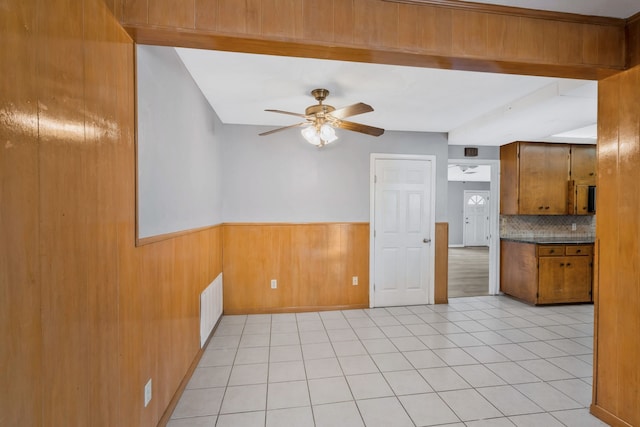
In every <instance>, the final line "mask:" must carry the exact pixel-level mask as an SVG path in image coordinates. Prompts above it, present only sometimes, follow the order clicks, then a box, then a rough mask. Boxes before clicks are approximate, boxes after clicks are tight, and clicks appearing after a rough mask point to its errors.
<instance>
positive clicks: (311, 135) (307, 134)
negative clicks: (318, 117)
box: [300, 126, 322, 145]
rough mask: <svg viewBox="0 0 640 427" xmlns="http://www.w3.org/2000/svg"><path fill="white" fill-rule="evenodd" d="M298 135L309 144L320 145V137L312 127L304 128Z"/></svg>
mask: <svg viewBox="0 0 640 427" xmlns="http://www.w3.org/2000/svg"><path fill="white" fill-rule="evenodd" d="M300 133H301V134H302V136H303V137H304V139H306V140H307V142H308V143H310V144H313V145H320V143H321V142H322V141H321V140H320V135H318V132H317V131H316V128H315V127H314V126H307V127H306V128H303V129H302V131H301V132H300Z"/></svg>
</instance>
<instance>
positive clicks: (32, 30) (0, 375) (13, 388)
mask: <svg viewBox="0 0 640 427" xmlns="http://www.w3.org/2000/svg"><path fill="white" fill-rule="evenodd" d="M36 10H37V8H36V4H35V2H23V1H21V0H12V1H10V2H9V4H8V9H7V8H6V7H5V8H3V9H2V10H0V39H2V43H0V75H2V78H1V79H0V241H1V242H2V243H0V361H2V362H0V365H2V368H1V369H0V385H1V386H0V425H3V426H18V425H29V426H39V425H41V423H42V412H41V407H42V402H41V397H42V395H41V392H40V391H41V388H42V383H41V378H42V369H41V362H42V340H41V335H42V327H41V319H40V305H41V298H40V287H39V285H40V276H39V259H38V241H39V236H38V234H39V224H38V193H39V180H38V140H37V136H38V122H37V116H38V111H37V108H38V107H37V106H38V76H37V74H36V70H37V42H36V37H37V34H36V19H37V14H36ZM16 52H19V55H16Z"/></svg>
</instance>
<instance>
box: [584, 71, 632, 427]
mask: <svg viewBox="0 0 640 427" xmlns="http://www.w3.org/2000/svg"><path fill="white" fill-rule="evenodd" d="M639 90H640V65H638V66H636V67H635V68H633V69H631V70H629V71H625V72H623V73H620V74H619V75H616V76H614V77H610V78H608V79H605V80H602V81H600V82H599V83H598V99H599V106H598V184H597V185H598V200H597V211H598V214H597V216H598V220H597V221H596V249H597V250H596V254H595V255H596V258H595V259H596V262H595V265H596V271H597V274H596V276H595V281H594V303H595V338H596V339H595V348H594V381H593V385H594V394H593V405H592V407H591V412H592V413H594V414H595V415H597V416H598V417H600V418H602V419H603V420H604V421H606V422H607V423H608V424H611V425H614V426H639V425H640V409H639V407H638V402H640V376H639V375H638V361H639V360H640V341H639V340H638V337H640V275H639V274H638V266H639V265H640V239H638V237H639V236H640V221H639V218H640V216H639V215H638V213H639V212H640V169H639V168H638V164H640V128H639V126H638V123H639V122H640V98H639V97H638V91H639Z"/></svg>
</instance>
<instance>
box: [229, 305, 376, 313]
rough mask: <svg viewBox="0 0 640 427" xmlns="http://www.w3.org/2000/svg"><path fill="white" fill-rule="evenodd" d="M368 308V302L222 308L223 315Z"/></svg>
mask: <svg viewBox="0 0 640 427" xmlns="http://www.w3.org/2000/svg"><path fill="white" fill-rule="evenodd" d="M362 308H369V305H368V304H349V305H321V306H300V307H258V308H237V309H232V310H228V309H226V308H225V309H224V314H225V315H229V314H232V315H236V314H276V313H304V312H308V311H329V310H356V309H362Z"/></svg>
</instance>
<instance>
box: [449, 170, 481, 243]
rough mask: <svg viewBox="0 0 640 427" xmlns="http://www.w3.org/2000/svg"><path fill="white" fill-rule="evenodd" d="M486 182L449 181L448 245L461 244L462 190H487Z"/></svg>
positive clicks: (462, 218)
mask: <svg viewBox="0 0 640 427" xmlns="http://www.w3.org/2000/svg"><path fill="white" fill-rule="evenodd" d="M490 187H491V184H490V183H488V182H463V181H449V183H448V188H449V196H448V197H449V202H448V205H449V208H448V213H449V245H462V242H463V238H462V234H463V227H464V225H463V224H464V190H487V191H489V189H490Z"/></svg>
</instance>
